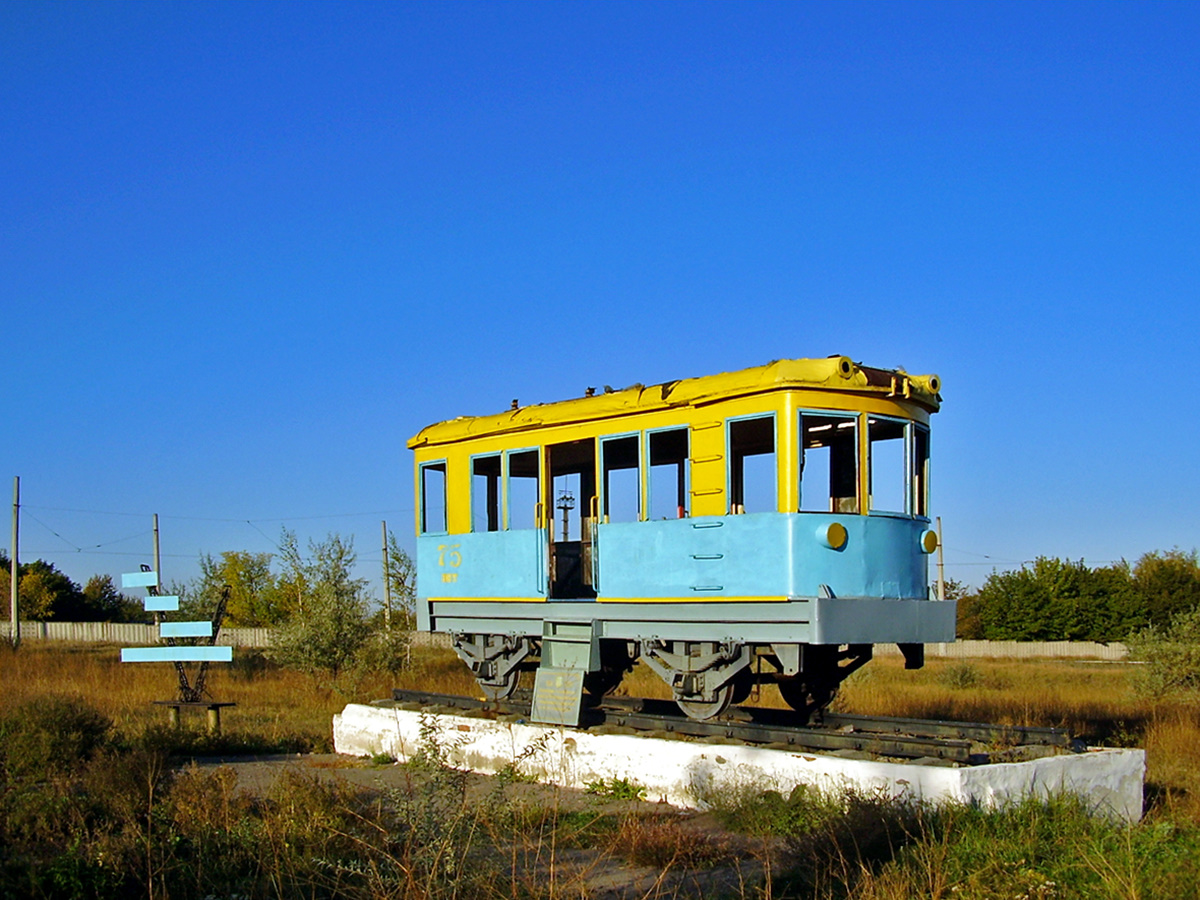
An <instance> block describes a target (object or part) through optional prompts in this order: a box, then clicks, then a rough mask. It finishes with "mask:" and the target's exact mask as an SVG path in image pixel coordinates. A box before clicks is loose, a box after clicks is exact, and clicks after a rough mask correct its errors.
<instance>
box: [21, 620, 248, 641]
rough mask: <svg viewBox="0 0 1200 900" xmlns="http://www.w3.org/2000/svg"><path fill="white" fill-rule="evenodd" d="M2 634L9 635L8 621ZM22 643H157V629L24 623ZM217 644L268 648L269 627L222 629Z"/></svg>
mask: <svg viewBox="0 0 1200 900" xmlns="http://www.w3.org/2000/svg"><path fill="white" fill-rule="evenodd" d="M0 631H3V633H5V634H8V633H9V624H8V622H3V623H0ZM21 640H22V641H73V642H75V643H84V644H87V643H98V644H126V645H138V644H157V643H158V626H157V625H139V624H136V623H128V622H22V623H21ZM217 643H218V644H221V645H223V646H231V647H266V646H268V645H269V644H270V643H271V629H269V628H222V629H221V634H220V635H219V636H218V637H217Z"/></svg>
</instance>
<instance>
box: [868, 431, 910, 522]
mask: <svg viewBox="0 0 1200 900" xmlns="http://www.w3.org/2000/svg"><path fill="white" fill-rule="evenodd" d="M907 424H908V423H906V422H904V421H903V420H901V419H885V418H883V417H882V416H879V417H876V416H871V417H870V418H869V419H867V438H868V440H869V441H870V443H871V446H870V450H869V453H870V462H871V469H870V476H871V505H870V507H869V509H870V510H871V512H892V513H903V512H905V511H906V509H905V507H906V504H905V495H906V493H907V490H906V489H907V487H908V473H907V472H906V471H905V465H904V463H905V457H904V434H905V431H906V425H907Z"/></svg>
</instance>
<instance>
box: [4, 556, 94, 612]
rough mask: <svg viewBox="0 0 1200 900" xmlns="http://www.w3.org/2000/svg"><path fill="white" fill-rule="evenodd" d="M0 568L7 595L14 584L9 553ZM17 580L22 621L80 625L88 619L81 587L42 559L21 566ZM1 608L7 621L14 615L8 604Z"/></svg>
mask: <svg viewBox="0 0 1200 900" xmlns="http://www.w3.org/2000/svg"><path fill="white" fill-rule="evenodd" d="M0 567H2V571H3V576H0V581H2V582H3V584H2V587H3V592H4V595H5V596H8V594H9V591H10V590H11V587H10V586H11V584H12V579H11V575H10V572H11V569H12V564H11V562H10V561H9V558H8V556H7V554H5V555H4V556H3V557H2V558H0ZM17 577H18V579H19V581H18V588H17V590H18V592H19V595H20V596H19V600H20V605H21V618H22V619H30V620H33V621H39V622H45V621H48V620H50V619H57V620H60V621H66V622H79V621H84V620H86V619H87V616H86V615H85V614H84V603H83V594H82V593H81V592H80V590H79V585H77V584H76V583H75V582H74V581H72V580H71V579H70V578H68V577H67V576H66V575H64V574H63V573H62V572H60V571H59V570H58V569H57V568H55V566H54V564H53V563H48V562H46V561H45V560H42V559H37V560H34V561H33V562H31V563H22V564H21V565H20V566H19V567H18V569H17ZM2 605H3V608H4V611H3V616H4V618H8V617H9V615H11V612H10V609H9V604H8V603H4V604H2Z"/></svg>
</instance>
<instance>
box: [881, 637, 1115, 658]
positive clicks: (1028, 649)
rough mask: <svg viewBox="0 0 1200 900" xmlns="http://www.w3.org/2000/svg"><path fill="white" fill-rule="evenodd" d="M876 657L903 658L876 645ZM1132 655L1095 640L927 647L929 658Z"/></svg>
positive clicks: (892, 649)
mask: <svg viewBox="0 0 1200 900" xmlns="http://www.w3.org/2000/svg"><path fill="white" fill-rule="evenodd" d="M875 655H876V656H893V655H895V656H899V655H900V648H899V647H897V646H896V645H895V644H876V645H875ZM1127 656H1129V649H1128V648H1127V647H1126V646H1125V645H1124V644H1118V643H1116V642H1113V643H1111V644H1100V643H1097V642H1095V641H955V642H954V643H952V644H926V645H925V658H926V659H1105V660H1110V661H1118V660H1123V659H1125V658H1126V657H1127Z"/></svg>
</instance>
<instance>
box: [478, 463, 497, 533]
mask: <svg viewBox="0 0 1200 900" xmlns="http://www.w3.org/2000/svg"><path fill="white" fill-rule="evenodd" d="M471 529H472V530H473V531H499V530H500V454H498V453H497V454H496V455H494V456H476V457H475V458H474V459H472V460H471Z"/></svg>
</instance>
